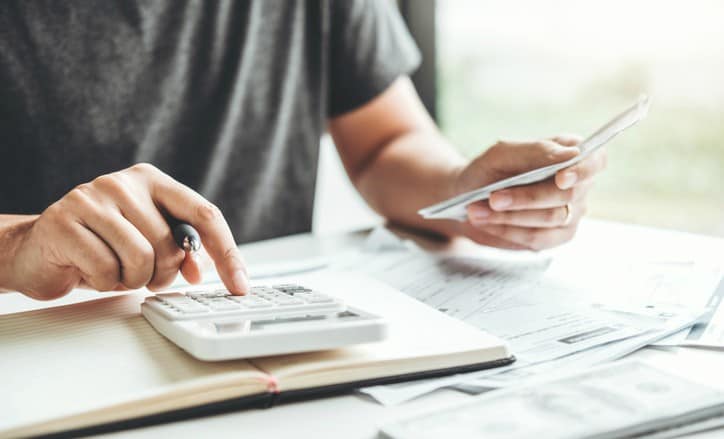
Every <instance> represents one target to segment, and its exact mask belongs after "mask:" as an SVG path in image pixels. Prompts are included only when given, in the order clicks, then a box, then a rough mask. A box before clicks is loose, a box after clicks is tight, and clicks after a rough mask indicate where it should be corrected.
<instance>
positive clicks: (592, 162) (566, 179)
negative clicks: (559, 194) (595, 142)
mask: <svg viewBox="0 0 724 439" xmlns="http://www.w3.org/2000/svg"><path fill="white" fill-rule="evenodd" d="M605 167H606V150H605V149H604V148H602V149H599V150H598V151H596V152H594V153H593V154H592V155H591V156H590V157H587V158H585V159H584V160H581V161H580V162H579V163H576V164H575V165H573V166H569V167H568V168H565V169H561V170H560V171H558V172H556V176H555V181H556V186H558V187H559V188H561V189H570V188H571V187H573V185H575V184H577V183H580V182H583V181H587V180H590V179H591V178H592V177H593V176H594V175H596V174H597V173H599V172H601V171H602V170H603V169H604V168H605Z"/></svg>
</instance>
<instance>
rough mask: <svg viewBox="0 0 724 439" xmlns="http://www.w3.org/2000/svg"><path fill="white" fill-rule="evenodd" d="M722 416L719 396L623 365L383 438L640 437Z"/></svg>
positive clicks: (427, 418) (409, 424) (420, 418)
mask: <svg viewBox="0 0 724 439" xmlns="http://www.w3.org/2000/svg"><path fill="white" fill-rule="evenodd" d="M722 416H724V392H722V391H720V390H716V389H714V388H712V387H710V386H707V385H705V384H700V383H697V382H694V381H690V380H689V379H686V378H683V377H681V376H678V375H674V374H671V373H668V372H665V371H663V370H660V369H657V368H655V367H653V366H651V365H648V364H646V363H642V362H637V361H623V362H618V363H613V364H609V365H606V366H602V367H598V368H594V369H591V370H589V371H586V372H578V373H575V374H571V375H567V376H561V377H557V378H555V379H552V380H550V381H540V382H535V383H530V384H526V385H523V386H519V387H514V388H508V389H505V390H498V391H493V392H489V393H486V394H484V395H482V396H479V397H476V398H474V399H473V400H472V401H470V402H465V403H463V404H457V405H453V406H449V407H445V408H437V409H436V410H435V411H433V412H429V413H422V414H418V415H415V416H413V417H410V418H405V419H401V420H398V421H396V422H393V423H390V424H388V425H385V426H383V427H382V428H381V430H380V433H381V435H382V436H383V437H387V438H394V439H407V438H420V439H424V438H440V437H454V438H457V439H464V438H483V437H484V438H506V439H519V438H520V439H522V438H531V437H540V438H550V439H574V438H576V439H579V438H595V439H606V438H623V437H639V436H641V435H645V434H653V433H657V432H661V431H665V430H666V429H668V428H675V427H676V428H680V427H681V426H683V425H686V424H695V423H700V422H702V421H705V420H710V419H715V418H717V417H722Z"/></svg>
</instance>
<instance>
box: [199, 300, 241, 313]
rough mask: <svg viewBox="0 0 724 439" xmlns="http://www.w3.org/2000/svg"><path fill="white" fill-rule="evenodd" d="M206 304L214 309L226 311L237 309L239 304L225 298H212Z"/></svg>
mask: <svg viewBox="0 0 724 439" xmlns="http://www.w3.org/2000/svg"><path fill="white" fill-rule="evenodd" d="M206 305H207V306H208V307H209V308H211V309H212V310H214V311H228V310H236V309H239V308H240V307H239V304H238V303H234V302H233V301H231V300H226V299H221V298H219V299H212V300H209V301H208V303H206Z"/></svg>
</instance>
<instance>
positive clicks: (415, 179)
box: [354, 129, 466, 236]
mask: <svg viewBox="0 0 724 439" xmlns="http://www.w3.org/2000/svg"><path fill="white" fill-rule="evenodd" d="M465 164H466V160H465V159H464V158H463V157H462V156H461V155H460V154H459V153H458V152H457V151H455V149H454V148H453V147H452V146H451V145H450V144H449V143H448V142H447V141H446V140H445V139H444V138H443V137H442V135H440V134H439V133H438V132H437V130H434V129H423V130H416V131H414V130H413V131H409V132H407V133H404V134H402V135H400V136H398V137H396V138H394V139H392V140H391V141H390V142H389V143H388V144H387V145H385V146H383V147H381V148H380V149H379V152H378V154H377V155H376V156H375V157H374V158H373V159H372V160H371V161H370V162H369V163H367V164H366V166H365V167H364V168H363V169H361V170H360V172H359V173H358V174H357V176H356V178H354V183H355V185H356V187H357V189H358V190H359V191H360V193H361V194H362V196H363V197H364V198H365V199H366V201H367V202H368V203H369V204H370V205H371V206H372V207H373V208H374V209H375V210H376V211H377V212H379V213H380V214H381V215H383V216H384V217H386V218H387V219H388V220H390V221H392V222H395V223H399V224H403V225H406V226H409V227H414V228H418V229H423V230H428V231H431V232H435V233H440V234H443V235H445V236H455V235H458V234H459V233H460V231H459V224H458V223H457V222H456V221H447V220H425V219H423V218H422V217H421V216H420V215H418V214H417V211H418V210H419V209H421V208H423V207H425V206H428V205H430V204H434V203H437V202H439V201H442V200H445V199H447V198H449V197H451V196H453V195H456V193H455V192H456V190H455V187H454V186H455V182H456V178H457V175H458V174H459V173H460V172H461V170H462V169H463V167H464V166H465Z"/></svg>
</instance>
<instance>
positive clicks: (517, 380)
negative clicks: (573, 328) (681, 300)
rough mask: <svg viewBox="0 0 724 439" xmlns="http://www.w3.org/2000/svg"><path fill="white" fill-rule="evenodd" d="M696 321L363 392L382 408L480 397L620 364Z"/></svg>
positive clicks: (680, 320)
mask: <svg viewBox="0 0 724 439" xmlns="http://www.w3.org/2000/svg"><path fill="white" fill-rule="evenodd" d="M696 318H697V316H696V314H693V315H692V314H688V313H687V314H682V315H674V316H670V317H668V318H662V326H661V327H660V329H657V330H654V331H650V332H647V333H644V334H641V335H638V336H635V337H631V338H627V339H625V340H620V341H617V342H615V343H608V344H604V345H601V346H597V347H594V348H591V349H588V350H585V351H581V352H578V353H575V354H572V355H569V356H566V357H562V358H559V359H556V360H553V361H544V362H540V363H531V362H527V361H524V360H518V361H516V362H515V363H513V364H511V365H509V366H505V367H499V368H495V369H489V370H483V371H479V372H471V373H467V374H458V375H454V376H449V377H444V378H437V379H429V380H424V381H412V382H407V383H400V384H393V385H386V386H372V387H366V388H363V389H360V392H361V393H364V394H366V395H368V396H370V397H372V398H374V399H375V400H376V401H377V402H379V403H380V404H382V405H385V406H393V405H398V404H402V403H405V402H407V401H410V400H413V399H415V398H418V397H420V396H423V395H425V394H428V393H431V392H433V391H435V390H437V389H441V388H446V387H448V388H454V389H457V390H460V391H463V392H466V393H471V394H479V393H482V392H486V391H488V390H491V389H498V388H501V387H507V386H511V385H520V384H522V383H524V382H526V381H530V380H535V379H539V378H540V376H542V375H545V374H550V373H559V372H564V371H566V372H575V371H578V370H581V369H585V368H590V367H592V366H595V365H599V364H602V363H606V362H609V361H613V360H618V359H620V358H623V357H625V356H626V355H628V354H630V353H632V352H635V351H637V350H639V349H641V348H643V347H645V346H647V345H650V344H651V343H654V342H656V341H658V340H659V339H661V338H664V337H666V336H668V335H670V334H673V333H676V332H678V331H680V330H681V329H682V328H685V327H686V328H688V327H690V326H691V325H692V324H693V322H694V321H696Z"/></svg>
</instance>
